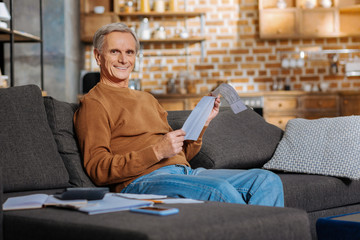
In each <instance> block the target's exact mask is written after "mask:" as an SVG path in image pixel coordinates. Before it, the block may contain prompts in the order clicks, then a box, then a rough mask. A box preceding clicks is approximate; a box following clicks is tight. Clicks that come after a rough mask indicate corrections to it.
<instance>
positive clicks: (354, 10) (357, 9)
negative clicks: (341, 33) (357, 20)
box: [340, 4, 360, 13]
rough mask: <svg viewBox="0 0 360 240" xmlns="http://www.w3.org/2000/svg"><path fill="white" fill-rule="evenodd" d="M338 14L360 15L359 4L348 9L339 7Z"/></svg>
mask: <svg viewBox="0 0 360 240" xmlns="http://www.w3.org/2000/svg"><path fill="white" fill-rule="evenodd" d="M340 13H360V4H356V5H351V6H348V7H341V8H340Z"/></svg>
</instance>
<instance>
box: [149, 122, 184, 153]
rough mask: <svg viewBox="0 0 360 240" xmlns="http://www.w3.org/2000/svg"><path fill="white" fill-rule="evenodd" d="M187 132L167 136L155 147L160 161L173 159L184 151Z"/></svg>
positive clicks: (180, 131)
mask: <svg viewBox="0 0 360 240" xmlns="http://www.w3.org/2000/svg"><path fill="white" fill-rule="evenodd" d="M185 135H186V133H185V131H184V130H182V129H179V130H176V131H172V132H169V133H167V134H165V135H164V136H163V137H162V139H161V140H160V142H158V143H157V144H156V145H155V146H154V151H155V155H156V156H157V158H158V159H159V160H161V159H164V158H169V157H173V156H175V155H176V154H178V153H179V152H180V151H181V150H182V146H183V145H184V138H185Z"/></svg>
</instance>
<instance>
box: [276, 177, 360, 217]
mask: <svg viewBox="0 0 360 240" xmlns="http://www.w3.org/2000/svg"><path fill="white" fill-rule="evenodd" d="M278 175H279V177H280V178H281V181H282V183H283V186H284V197H285V206H286V207H293V208H299V209H304V210H306V211H307V212H314V211H319V210H324V209H330V208H335V207H341V206H348V205H353V204H357V203H359V202H360V191H359V190H360V181H359V180H350V179H347V178H337V177H330V176H321V175H310V174H301V173H278ZM325 199H326V201H324V200H325Z"/></svg>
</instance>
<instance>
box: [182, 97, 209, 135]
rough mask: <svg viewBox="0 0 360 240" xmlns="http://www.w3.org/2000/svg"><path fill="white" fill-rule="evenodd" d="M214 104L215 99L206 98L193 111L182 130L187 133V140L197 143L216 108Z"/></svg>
mask: <svg viewBox="0 0 360 240" xmlns="http://www.w3.org/2000/svg"><path fill="white" fill-rule="evenodd" d="M214 103H215V97H212V96H205V97H203V98H202V99H201V100H200V102H199V103H198V104H197V105H196V107H195V108H194V110H192V112H191V113H190V116H189V117H188V118H187V119H186V121H185V123H184V125H183V127H182V130H184V131H185V132H186V135H185V140H194V141H196V140H197V139H198V138H199V135H200V133H201V131H202V129H203V128H204V125H205V122H206V120H207V119H208V117H209V115H210V113H211V111H212V109H213V108H214Z"/></svg>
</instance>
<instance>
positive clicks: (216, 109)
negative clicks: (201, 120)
mask: <svg viewBox="0 0 360 240" xmlns="http://www.w3.org/2000/svg"><path fill="white" fill-rule="evenodd" d="M219 108H220V96H217V98H216V99H215V102H214V107H213V109H212V111H211V113H210V115H209V117H208V119H207V120H206V122H205V126H209V124H210V122H211V120H213V119H214V118H215V117H216V115H218V113H219Z"/></svg>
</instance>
